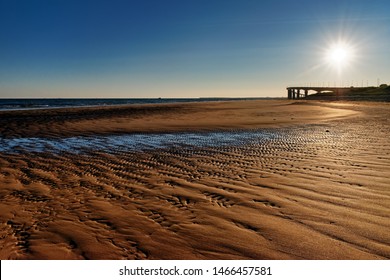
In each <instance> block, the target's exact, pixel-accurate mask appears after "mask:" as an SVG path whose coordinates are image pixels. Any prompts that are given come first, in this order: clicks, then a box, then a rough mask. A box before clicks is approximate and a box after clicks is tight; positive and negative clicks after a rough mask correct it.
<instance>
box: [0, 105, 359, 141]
mask: <svg viewBox="0 0 390 280" xmlns="http://www.w3.org/2000/svg"><path fill="white" fill-rule="evenodd" d="M303 104H304V106H302V105H303ZM356 114H358V112H356V111H353V110H351V108H348V107H346V108H342V106H339V105H337V106H336V105H334V104H331V103H324V102H317V101H314V102H313V101H311V102H307V101H288V100H259V101H228V102H223V101H215V102H193V103H171V104H144V105H120V106H107V107H105V106H103V107H89V108H65V109H64V108H63V109H47V110H44V111H42V110H28V111H6V112H5V111H0V136H1V137H4V138H11V137H32V136H37V137H71V136H78V135H94V134H96V135H107V134H126V133H158V132H170V133H172V132H195V131H213V130H217V131H223V130H231V129H257V128H271V127H287V126H291V125H296V124H301V123H317V122H323V121H330V120H334V119H337V118H347V117H352V116H354V115H356Z"/></svg>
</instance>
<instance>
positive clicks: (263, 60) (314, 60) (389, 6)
mask: <svg viewBox="0 0 390 280" xmlns="http://www.w3.org/2000/svg"><path fill="white" fill-rule="evenodd" d="M389 11H390V1H388V0H325V1H315V0H295V1H289V0H284V1H282V0H261V1H260V0H258V1H256V0H235V1H232V0H192V1H191V0H187V1H183V0H164V1H162V0H158V1H157V0H142V1H141V0H127V1H124V0H106V1H102V0H85V1H83V0H79V1H73V0H48V1H39V0H37V1H31V0H26V1H22V0H0V98H27V97H30V98H31V97H33V98H74V97H80V98H105V97H107V98H157V97H163V98H164V97H165V98H178V97H182V98H188V97H194V98H196V97H277V96H286V94H287V93H286V87H287V86H301V85H308V86H309V85H310V86H367V85H369V86H371V85H372V86H377V85H378V84H382V83H390V67H389V65H390V13H389ZM340 45H343V46H344V49H343V56H347V57H348V59H347V61H343V62H342V63H341V62H335V61H333V60H332V59H330V58H329V56H330V55H329V53H330V52H332V49H334V48H335V46H340ZM337 59H338V58H337ZM340 59H341V58H340ZM343 59H344V58H343Z"/></svg>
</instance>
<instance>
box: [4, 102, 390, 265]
mask: <svg viewBox="0 0 390 280" xmlns="http://www.w3.org/2000/svg"><path fill="white" fill-rule="evenodd" d="M389 120H390V104H387V103H356V102H348V103H327V102H315V101H311V102H303V101H301V102H294V101H287V100H284V101H241V102H209V103H188V104H169V105H142V106H141V105H139V106H119V107H103V108H82V109H81V108H80V109H56V110H37V111H17V112H1V113H0V136H1V137H2V139H3V140H2V141H3V143H6V142H4V141H8V140H10V141H11V140H12V139H19V138H31V137H38V138H39V139H57V140H58V139H69V138H67V137H80V136H83V137H92V136H93V135H95V136H109V135H123V134H125V135H130V136H131V135H133V134H134V133H154V134H156V133H160V134H162V135H164V133H167V132H169V133H179V132H180V133H183V132H192V133H198V132H210V131H227V133H228V132H229V131H232V130H234V131H253V130H260V131H261V129H265V130H266V131H268V132H271V133H272V135H273V137H272V138H270V139H268V140H266V141H260V142H256V141H255V142H248V143H247V142H243V143H235V144H234V145H233V144H232V145H226V144H221V145H215V139H214V140H213V141H214V143H213V145H192V144H191V142H189V143H188V145H182V144H180V145H175V143H171V145H168V146H166V147H160V148H155V149H147V150H136V149H128V150H126V149H123V148H121V149H117V150H116V149H115V148H112V147H111V148H108V147H105V146H104V145H102V146H95V147H94V149H92V150H85V151H81V152H80V151H77V152H75V151H69V150H66V151H50V149H48V150H45V148H43V150H41V151H34V150H29V149H27V148H26V149H24V148H23V147H22V148H20V147H19V148H17V149H15V150H11V151H10V150H3V151H2V152H0V198H1V203H0V234H1V239H0V258H1V259H388V258H390V231H389V228H390V219H389V217H390V176H389V174H390V140H389V139H390V138H389V136H390V122H389ZM37 141H38V140H37ZM217 144H218V142H217Z"/></svg>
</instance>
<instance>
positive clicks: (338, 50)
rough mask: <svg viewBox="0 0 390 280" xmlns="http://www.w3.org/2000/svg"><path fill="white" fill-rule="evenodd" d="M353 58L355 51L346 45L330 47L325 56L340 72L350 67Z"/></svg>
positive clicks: (337, 44) (338, 44)
mask: <svg viewBox="0 0 390 280" xmlns="http://www.w3.org/2000/svg"><path fill="white" fill-rule="evenodd" d="M353 57H354V50H353V48H352V46H350V45H348V44H346V43H336V44H333V45H330V46H329V48H328V49H327V51H326V54H325V60H326V62H327V63H328V64H330V65H331V66H334V67H336V68H337V69H339V70H341V69H342V68H345V67H346V66H348V65H349V64H350V63H351V62H352V61H353Z"/></svg>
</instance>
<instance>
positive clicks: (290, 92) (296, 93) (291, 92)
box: [287, 87, 354, 99]
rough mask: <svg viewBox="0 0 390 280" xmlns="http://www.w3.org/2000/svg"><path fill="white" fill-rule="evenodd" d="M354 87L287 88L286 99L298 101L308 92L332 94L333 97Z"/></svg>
mask: <svg viewBox="0 0 390 280" xmlns="http://www.w3.org/2000/svg"><path fill="white" fill-rule="evenodd" d="M352 88H354V87H288V88H287V97H288V99H300V98H305V97H307V96H308V95H309V91H310V90H311V91H315V92H316V93H322V92H332V93H334V94H335V95H339V94H343V93H345V92H348V91H350V90H351V89H352Z"/></svg>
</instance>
